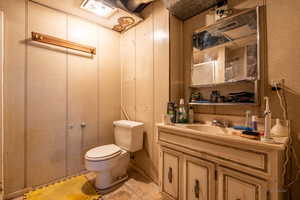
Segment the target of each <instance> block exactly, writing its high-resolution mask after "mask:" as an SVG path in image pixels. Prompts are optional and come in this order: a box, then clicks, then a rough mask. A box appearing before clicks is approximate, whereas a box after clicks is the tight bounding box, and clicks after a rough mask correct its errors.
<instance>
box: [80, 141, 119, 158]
mask: <svg viewBox="0 0 300 200" xmlns="http://www.w3.org/2000/svg"><path fill="white" fill-rule="evenodd" d="M121 150H122V149H121V148H120V147H118V146H117V145H115V144H108V145H103V146H100V147H96V148H93V149H91V150H89V151H88V152H86V154H85V159H86V160H89V161H101V160H108V159H111V158H113V157H116V156H118V155H120V154H121Z"/></svg>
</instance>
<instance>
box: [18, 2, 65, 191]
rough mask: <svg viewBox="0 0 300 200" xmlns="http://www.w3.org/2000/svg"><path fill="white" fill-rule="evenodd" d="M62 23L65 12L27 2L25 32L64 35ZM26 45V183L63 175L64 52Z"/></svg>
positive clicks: (57, 49) (55, 48)
mask: <svg viewBox="0 0 300 200" xmlns="http://www.w3.org/2000/svg"><path fill="white" fill-rule="evenodd" d="M66 26H67V17H66V15H65V14H62V13H60V12H57V11H54V10H52V9H49V8H45V7H42V6H40V5H37V4H35V3H32V2H28V33H27V34H28V36H30V34H31V31H36V32H40V33H45V34H49V35H53V36H55V37H59V38H62V39H67V31H66ZM19 42H23V41H19ZM27 48H28V52H27V74H26V75H27V95H26V98H27V104H26V106H27V107H26V113H27V116H26V117H27V120H26V122H27V124H26V158H27V162H26V165H27V166H26V169H27V171H26V173H27V175H26V177H27V183H26V184H27V185H28V186H34V185H40V184H45V183H48V182H49V181H52V180H55V179H57V178H60V177H63V176H64V175H65V170H66V167H65V164H66V162H65V161H66V146H65V145H66V114H67V113H66V110H67V104H66V103H67V87H66V86H67V84H66V83H67V54H66V49H65V48H60V47H55V46H52V45H47V44H40V43H36V42H28V45H27ZM20 67H21V66H20ZM16 153H18V154H19V153H23V152H16Z"/></svg>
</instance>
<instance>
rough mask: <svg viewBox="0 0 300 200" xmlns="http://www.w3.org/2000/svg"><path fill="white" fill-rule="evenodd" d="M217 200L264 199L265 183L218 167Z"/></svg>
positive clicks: (265, 196)
mask: <svg viewBox="0 0 300 200" xmlns="http://www.w3.org/2000/svg"><path fill="white" fill-rule="evenodd" d="M218 194H219V198H218V200H265V199H267V183H266V182H265V181H263V180H261V179H258V178H255V177H252V176H249V175H246V174H243V173H239V172H235V171H232V170H229V169H226V168H219V169H218Z"/></svg>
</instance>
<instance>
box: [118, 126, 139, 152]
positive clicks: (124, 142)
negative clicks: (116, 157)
mask: <svg viewBox="0 0 300 200" xmlns="http://www.w3.org/2000/svg"><path fill="white" fill-rule="evenodd" d="M113 124H114V132H115V144H116V145H118V146H119V147H121V148H122V149H125V150H127V151H129V152H136V151H139V150H141V149H142V148H143V130H144V123H142V122H134V121H128V120H120V121H114V122H113Z"/></svg>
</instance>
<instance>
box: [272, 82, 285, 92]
mask: <svg viewBox="0 0 300 200" xmlns="http://www.w3.org/2000/svg"><path fill="white" fill-rule="evenodd" d="M283 84H284V79H279V80H271V87H272V90H273V91H276V90H281V89H282V86H283Z"/></svg>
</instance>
